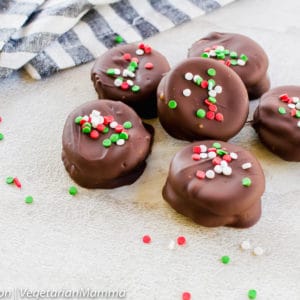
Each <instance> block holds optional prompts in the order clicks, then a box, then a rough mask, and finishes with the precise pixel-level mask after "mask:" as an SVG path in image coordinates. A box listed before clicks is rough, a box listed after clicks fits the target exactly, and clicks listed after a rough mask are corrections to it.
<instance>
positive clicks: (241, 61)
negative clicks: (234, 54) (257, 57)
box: [237, 59, 246, 66]
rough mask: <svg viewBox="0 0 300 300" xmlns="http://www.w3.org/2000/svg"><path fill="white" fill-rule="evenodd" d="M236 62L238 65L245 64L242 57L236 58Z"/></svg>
mask: <svg viewBox="0 0 300 300" xmlns="http://www.w3.org/2000/svg"><path fill="white" fill-rule="evenodd" d="M237 64H238V65H239V66H244V65H245V64H246V62H245V61H244V60H242V59H238V60H237Z"/></svg>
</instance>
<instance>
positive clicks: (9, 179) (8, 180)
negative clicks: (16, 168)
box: [5, 176, 14, 184]
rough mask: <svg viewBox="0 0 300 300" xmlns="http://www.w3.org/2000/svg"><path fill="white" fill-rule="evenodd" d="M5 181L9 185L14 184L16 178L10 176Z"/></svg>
mask: <svg viewBox="0 0 300 300" xmlns="http://www.w3.org/2000/svg"><path fill="white" fill-rule="evenodd" d="M5 181H6V183H7V184H12V183H13V182H14V178H13V177H12V176H8V177H6V180H5Z"/></svg>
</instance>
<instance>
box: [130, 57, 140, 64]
mask: <svg viewBox="0 0 300 300" xmlns="http://www.w3.org/2000/svg"><path fill="white" fill-rule="evenodd" d="M131 61H134V62H136V63H139V59H138V58H137V57H133V58H132V59H131Z"/></svg>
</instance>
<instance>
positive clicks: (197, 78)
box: [194, 75, 203, 85]
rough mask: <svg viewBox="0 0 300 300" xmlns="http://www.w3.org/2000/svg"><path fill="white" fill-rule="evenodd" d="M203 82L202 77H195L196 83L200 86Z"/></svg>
mask: <svg viewBox="0 0 300 300" xmlns="http://www.w3.org/2000/svg"><path fill="white" fill-rule="evenodd" d="M202 81H203V78H202V77H201V76H199V75H197V76H195V77H194V82H195V83H196V84H197V85H200V84H201V82H202Z"/></svg>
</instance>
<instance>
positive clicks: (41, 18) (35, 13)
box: [0, 0, 234, 79]
mask: <svg viewBox="0 0 300 300" xmlns="http://www.w3.org/2000/svg"><path fill="white" fill-rule="evenodd" d="M232 1H234V0H46V1H45V0H0V78H6V77H9V76H10V75H11V74H12V73H13V72H15V71H17V70H20V69H22V68H24V69H25V70H26V71H27V72H28V73H29V74H30V76H31V77H33V78H35V79H41V78H44V77H48V76H50V75H51V74H53V73H55V72H57V71H59V70H63V69H66V68H70V67H74V66H77V65H80V64H83V63H86V62H88V61H91V60H93V59H95V58H96V57H97V56H99V55H101V54H102V53H103V52H104V51H105V50H106V49H108V48H111V47H113V46H115V45H116V44H118V43H120V42H121V43H131V42H136V41H140V40H143V39H146V38H148V37H150V36H153V35H154V34H157V33H159V32H162V31H164V30H167V29H169V28H171V27H174V26H176V25H179V24H181V23H184V22H187V21H189V20H191V19H192V18H195V17H197V16H200V15H202V14H205V13H207V12H210V11H213V10H214V9H217V8H219V7H221V6H223V5H225V4H228V3H230V2H232Z"/></svg>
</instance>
